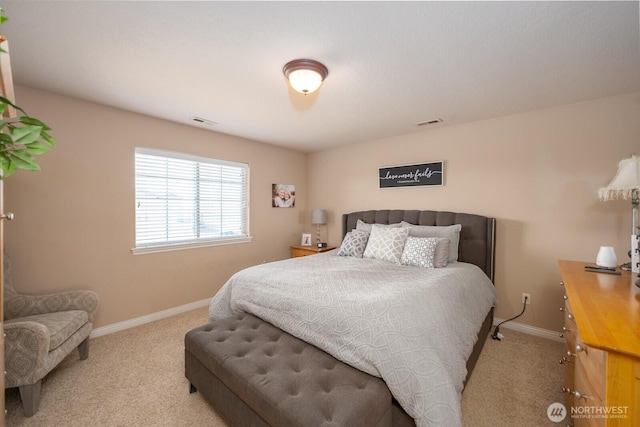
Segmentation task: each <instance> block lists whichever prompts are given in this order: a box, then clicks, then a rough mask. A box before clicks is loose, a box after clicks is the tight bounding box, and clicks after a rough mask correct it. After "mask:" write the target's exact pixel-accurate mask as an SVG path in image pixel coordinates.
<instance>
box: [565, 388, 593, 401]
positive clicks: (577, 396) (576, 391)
mask: <svg viewBox="0 0 640 427" xmlns="http://www.w3.org/2000/svg"><path fill="white" fill-rule="evenodd" d="M562 392H563V393H567V394H573V395H574V396H575V397H576V398H578V399H585V400H587V399H588V398H589V396H587V395H586V394H582V393H580V392H579V391H578V390H571V389H570V388H569V387H562Z"/></svg>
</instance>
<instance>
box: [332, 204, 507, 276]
mask: <svg viewBox="0 0 640 427" xmlns="http://www.w3.org/2000/svg"><path fill="white" fill-rule="evenodd" d="M359 219H361V220H362V221H364V222H366V223H369V224H395V223H399V222H401V221H406V222H409V223H411V224H415V225H442V226H444V225H454V224H461V225H462V230H461V231H460V244H459V246H458V260H459V261H463V262H468V263H470V264H475V265H477V266H478V267H480V268H481V269H482V270H483V271H484V272H485V273H486V274H487V276H489V279H491V281H492V282H493V281H494V273H495V233H496V219H495V218H489V217H486V216H481V215H474V214H466V213H458V212H444V211H418V210H377V211H360V212H351V213H348V214H343V215H342V236H343V237H344V235H345V234H347V232H349V231H351V230H353V229H354V228H356V223H357V222H358V220H359Z"/></svg>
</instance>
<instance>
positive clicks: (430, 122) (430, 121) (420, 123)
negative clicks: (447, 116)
mask: <svg viewBox="0 0 640 427" xmlns="http://www.w3.org/2000/svg"><path fill="white" fill-rule="evenodd" d="M436 123H442V119H433V120H425V121H424V122H418V123H416V126H427V125H435V124H436Z"/></svg>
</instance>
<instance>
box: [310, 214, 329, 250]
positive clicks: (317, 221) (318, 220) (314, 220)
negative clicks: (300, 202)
mask: <svg viewBox="0 0 640 427" xmlns="http://www.w3.org/2000/svg"><path fill="white" fill-rule="evenodd" d="M326 223H327V211H326V210H324V209H313V210H312V211H311V224H313V225H315V226H316V246H317V247H320V226H321V225H324V224H326Z"/></svg>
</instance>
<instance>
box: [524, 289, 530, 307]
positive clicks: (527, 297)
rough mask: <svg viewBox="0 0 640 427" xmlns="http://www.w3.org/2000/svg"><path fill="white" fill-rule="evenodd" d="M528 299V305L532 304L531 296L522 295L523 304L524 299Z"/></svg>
mask: <svg viewBox="0 0 640 427" xmlns="http://www.w3.org/2000/svg"><path fill="white" fill-rule="evenodd" d="M525 298H526V299H527V304H531V294H525V293H524V292H523V293H522V302H523V303H524V299H525Z"/></svg>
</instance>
